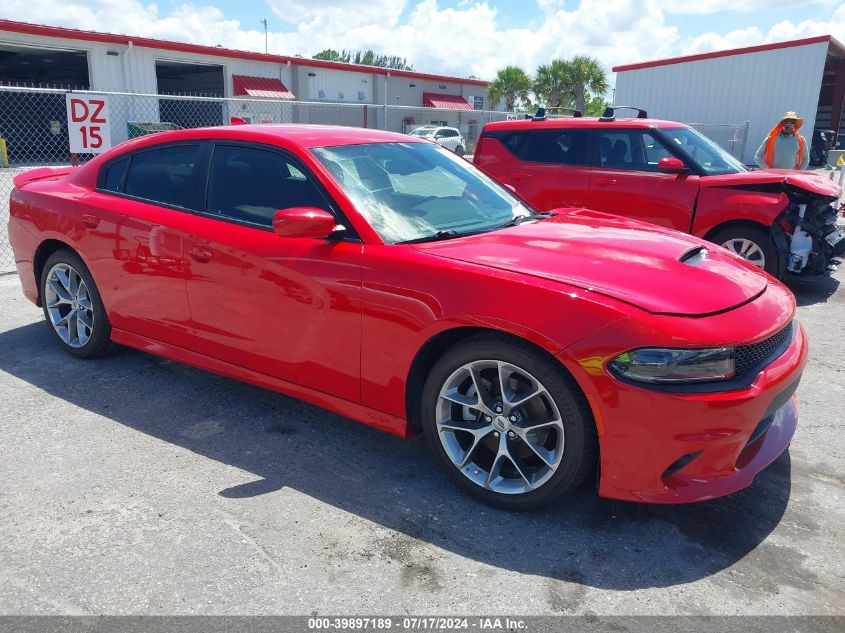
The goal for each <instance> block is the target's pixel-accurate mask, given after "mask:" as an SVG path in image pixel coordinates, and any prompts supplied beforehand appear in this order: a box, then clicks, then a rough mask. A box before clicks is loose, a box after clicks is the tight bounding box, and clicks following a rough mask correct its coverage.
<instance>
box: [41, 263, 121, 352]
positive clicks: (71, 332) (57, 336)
mask: <svg viewBox="0 0 845 633" xmlns="http://www.w3.org/2000/svg"><path fill="white" fill-rule="evenodd" d="M40 288H41V304H42V307H43V309H44V318H45V319H46V320H47V324H48V325H49V326H50V333H51V334H52V335H53V338H54V340H55V341H56V342H57V343H58V344H59V346H60V347H61V348H62V349H64V350H65V351H66V352H67V353H68V354H70V355H71V356H75V357H76V358H83V359H93V358H100V357H102V356H105V355H106V354H107V353H108V351H109V345H110V339H111V325H110V324H109V319H108V317H107V316H106V311H105V309H104V307H103V301H102V299H101V298H100V293H99V292H98V291H97V286H96V285H95V284H94V279H93V277H91V272H90V271H89V270H88V267H87V266H86V265H85V263H84V262H83V261H82V259H81V258H80V257H79V255H77V254H76V253H74V252H73V251H70V250H66V249H62V250H58V251H56V252H55V253H53V254H52V255H50V256H49V257H48V258H47V261H46V262H45V263H44V268H43V270H42V271H41V285H40Z"/></svg>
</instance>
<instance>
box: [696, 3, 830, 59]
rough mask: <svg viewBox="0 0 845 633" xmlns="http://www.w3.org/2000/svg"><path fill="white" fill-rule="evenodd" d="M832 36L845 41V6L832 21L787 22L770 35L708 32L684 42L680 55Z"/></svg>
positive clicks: (743, 31)
mask: <svg viewBox="0 0 845 633" xmlns="http://www.w3.org/2000/svg"><path fill="white" fill-rule="evenodd" d="M818 35H832V36H833V37H834V38H836V39H837V40H839V41H840V42H843V41H845V5H841V6H840V7H839V8H838V9H836V11H834V13H833V15H831V17H830V19H829V20H804V21H802V22H798V23H795V22H791V21H789V20H784V21H782V22H778V23H777V24H775V25H774V26H772V27H771V28H770V29H769V31H768V32H767V33H764V32H762V31H761V30H760V29H758V28H756V27H752V28H748V29H739V30H735V31H730V32H728V33H725V34H719V33H705V34H704V35H700V36H698V37H695V38H693V39H690V40H688V41H686V42H684V43H683V45H682V46H681V54H683V55H690V54H695V53H704V52H709V51H719V50H726V49H729V48H739V47H742V46H755V45H757V44H768V43H772V42H784V41H787V40H795V39H801V38H805V37H815V36H818Z"/></svg>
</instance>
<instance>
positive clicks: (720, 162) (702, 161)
mask: <svg viewBox="0 0 845 633" xmlns="http://www.w3.org/2000/svg"><path fill="white" fill-rule="evenodd" d="M661 131H662V132H663V134H665V135H666V136H667V137H668V138H669V139H670V140H672V141H674V142H675V143H677V144H678V146H679V147H680V148H681V149H683V150H684V151H685V152H686V153H687V154H688V155H689V156H690V158H692V159H693V160H694V161H695V162H696V163H697V164H698V166H699V167H701V169H702V170H704V172H705V173H706V174H707V175H708V176H716V175H719V174H738V173H740V172H744V171H748V169H746V167H745V165H743V164H742V163H741V162H740V161H739V160H737V159H736V158H734V157H733V156H731V155H730V154H729V153H728V152H727V151H725V150H724V149H722V148H721V147H719V146H718V145H717V144H716V143H714V142H713V141H711V140H710V139H709V138H707V137H706V136H704V135H703V134H701V133H699V132H697V131H696V130H693V129H692V128H688V127H673V128H661Z"/></svg>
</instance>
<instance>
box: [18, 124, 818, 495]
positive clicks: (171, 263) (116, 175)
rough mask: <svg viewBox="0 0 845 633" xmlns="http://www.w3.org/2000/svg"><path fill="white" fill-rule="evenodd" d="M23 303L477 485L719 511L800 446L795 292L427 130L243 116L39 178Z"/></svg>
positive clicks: (61, 325)
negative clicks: (533, 188)
mask: <svg viewBox="0 0 845 633" xmlns="http://www.w3.org/2000/svg"><path fill="white" fill-rule="evenodd" d="M9 236H10V240H11V242H12V245H13V247H14V251H15V258H16V261H17V267H18V272H19V274H20V278H21V282H22V284H23V289H24V293H25V294H26V296H27V297H28V298H29V299H31V300H32V301H33V302H35V303H37V304H38V305H40V306H42V307H43V309H44V314H45V317H46V320H47V323H48V324H49V328H50V332H51V333H52V336H53V337H54V338H55V340H56V341H57V342H58V344H59V345H61V346H62V347H63V348H64V349H65V350H67V352H69V353H70V354H71V355H73V356H75V357H77V358H86V359H88V358H96V357H98V356H102V355H103V354H105V353H106V352H107V351H108V349H109V346H110V344H111V343H118V344H121V345H127V346H129V347H134V348H137V349H140V350H144V351H147V352H150V353H152V354H158V355H161V356H164V357H167V358H170V359H173V360H176V361H179V362H183V363H188V364H191V365H195V366H197V367H201V368H204V369H207V370H209V371H212V372H216V373H219V374H223V375H226V376H230V377H233V378H237V379H240V380H244V381H247V382H250V383H253V384H256V385H260V386H263V387H267V388H270V389H275V390H277V391H280V392H283V393H286V394H290V395H293V396H295V397H298V398H302V399H304V400H307V401H309V402H312V403H314V404H317V405H319V406H322V407H325V408H327V409H329V410H332V411H334V412H337V413H340V414H342V415H345V416H348V417H350V418H353V419H356V420H359V421H361V422H364V423H365V424H369V425H372V426H375V427H377V428H380V429H383V430H385V431H388V432H391V433H395V434H397V435H401V436H410V435H413V434H415V433H420V432H421V433H423V434H424V436H425V438H426V440H427V443H428V446H429V447H430V449H431V450H432V452H433V455H434V459H435V461H436V462H437V463H438V464H439V465H440V466H441V467H442V468H443V469H444V470H445V471H446V472H447V473H448V474H449V476H451V478H452V479H453V480H454V481H455V482H456V483H457V484H458V485H459V486H460V487H461V488H463V490H465V491H466V492H467V493H469V494H471V495H473V496H474V497H477V498H478V499H480V500H482V501H484V502H486V503H490V504H493V505H497V506H500V507H504V508H508V509H513V510H525V509H531V508H536V507H540V506H542V505H545V504H548V503H549V502H551V501H552V500H554V499H556V498H558V497H560V496H562V495H564V494H566V493H568V492H570V491H572V490H573V489H574V488H575V487H577V486H578V485H579V484H580V483H581V482H582V481H583V480H584V479H585V478H586V477H587V476H588V475H589V474H590V473H596V472H597V473H599V474H598V492H599V494H600V495H602V496H605V497H612V498H617V499H627V500H633V501H647V502H654V503H684V502H691V501H699V500H703V499H710V498H713V497H718V496H720V495H724V494H728V493H730V492H733V491H736V490H739V489H740V488H743V487H745V486H747V485H749V484H750V483H751V481H752V479H753V478H754V476H755V475H756V474H757V473H759V472H760V470H761V469H763V468H764V467H765V466H767V465H768V464H769V463H771V462H772V461H773V460H774V459H775V458H777V456H778V455H780V454H781V453H782V452H783V451H784V450H785V449H786V447H787V446H788V444H789V442H790V439H791V437H792V435H793V433H794V431H795V426H796V420H797V412H796V399H795V395H794V394H795V389H796V387H797V385H798V380H799V378H800V376H801V371H802V369H803V367H804V364H805V363H806V359H807V343H806V339H805V337H804V333H803V330H802V328H801V326H800V325H799V324H798V323H797V322H796V321H795V320H794V316H795V302H794V298H793V297H792V295H791V293H790V292H789V291H788V290H787V289H786V288H785V287H784V286H782V285H781V284H780V283H779V282H777V281H776V280H774V279H773V278H772V277H770V276H768V275H766V274H765V273H763V272H762V271H760V270H759V269H758V268H756V267H755V266H753V265H752V264H749V263H748V262H745V261H743V260H742V259H741V258H739V257H738V256H736V255H735V254H732V253H730V252H728V251H727V250H723V249H722V248H720V247H718V246H715V245H713V244H711V243H708V242H705V241H703V240H701V239H698V238H695V237H692V236H689V235H684V234H681V233H678V232H675V231H671V230H668V229H664V228H660V227H656V226H652V225H649V224H645V223H641V222H638V221H636V220H631V219H624V218H619V217H614V216H610V215H605V214H602V213H598V212H594V211H588V210H585V209H558V210H556V211H554V212H552V213H537V212H536V211H534V210H533V209H531V208H530V207H529V206H527V204H526V203H525V202H523V201H521V200H520V199H519V198H517V197H516V196H514V195H513V194H512V193H511V192H510V191H508V190H507V189H506V188H503V187H502V186H500V185H498V184H496V183H495V182H494V181H492V180H491V179H489V178H488V177H487V176H485V175H484V174H482V173H481V172H480V171H478V170H477V169H476V168H475V167H473V166H472V165H471V164H469V163H467V162H466V161H464V160H462V159H460V158H458V157H456V156H455V155H454V154H452V153H451V152H449V151H447V150H445V149H443V148H441V147H439V146H437V145H434V144H432V143H428V142H425V141H420V140H416V139H413V138H410V137H408V136H405V135H400V134H393V133H389V132H380V131H375V130H366V129H353V128H343V127H326V126H236V127H225V128H208V129H199V130H185V131H178V132H171V133H162V134H155V135H151V136H146V137H143V138H139V139H135V140H132V141H129V142H127V143H123V144H122V145H120V146H118V147H115V148H114V149H112V150H110V151H107V152H105V153H104V154H101V155H100V156H98V157H96V158H94V159H92V160H91V161H90V162H88V163H87V164H85V165H83V166H82V167H78V168H72V169H71V168H68V169H39V170H35V171H31V172H28V173H25V174H22V175H20V176H18V177H17V178H16V179H15V189H14V191H13V192H12V197H11V217H10V220H9Z"/></svg>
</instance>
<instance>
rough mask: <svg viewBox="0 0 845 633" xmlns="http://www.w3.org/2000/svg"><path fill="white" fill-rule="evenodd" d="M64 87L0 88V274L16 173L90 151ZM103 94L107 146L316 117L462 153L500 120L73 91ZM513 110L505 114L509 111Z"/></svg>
mask: <svg viewBox="0 0 845 633" xmlns="http://www.w3.org/2000/svg"><path fill="white" fill-rule="evenodd" d="M69 92H70V91H69V90H66V89H46V88H24V87H13V86H0V139H3V141H4V143H5V148H6V151H5V154H6V156H5V159H4V157H0V274H3V273H8V272H11V271H13V270H14V257H13V254H12V249H11V246H10V245H9V241H8V235H7V225H8V221H9V194H10V193H11V191H12V187H13V183H12V180H13V178H14V177H15V175H17V174H19V173H22V172H24V171H27V170H29V169H33V168H36V167H49V166H56V167H59V166H65V165H78V164H82V163H84V162H85V161H87V160H89V159H91V158H92V157H93V154H72V153H71V151H70V146H69V140H68V120H67V106H66V95H67V94H68V93H69ZM73 93H74V94H79V95H86V96H95V97H107V98H108V103H109V122H110V123H109V132H110V136H111V144H112V145H116V144H117V143H120V142H122V141H125V140H127V139H129V138H134V137H136V136H140V135H143V134H150V133H154V132H157V131H162V130H173V129H182V128H196V127H208V126H214V125H224V124H227V123H230V122H231V121H232V119H233V118H238V119H241V120H243V121H245V122H247V123H322V124H332V125H350V126H355V127H367V128H373V129H380V130H390V131H394V132H406V133H407V132H410V131H412V130H413V129H415V128H417V127H419V126H420V125H432V124H435V125H444V126H449V127H456V128H458V129H459V130H460V131H461V133H462V134H463V136H464V138H465V139H466V147H465V148H464V150H465V152H466V153H469V154H471V153H472V152H473V150H474V149H475V144H476V142H477V140H478V136H479V134H480V133H481V128H482V127H483V126H484V124H485V123H488V122H490V121H500V120H504V119H505V118H507V116H508V114H507V113H505V112H486V111H477V110H444V109H439V108H416V107H406V106H394V105H373V104H345V103H328V102H302V101H283V100H279V99H254V98H228V99H227V98H219V97H197V96H182V95H151V94H134V93H114V92H111V93H109V92H94V91H73ZM511 116H512V115H511Z"/></svg>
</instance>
